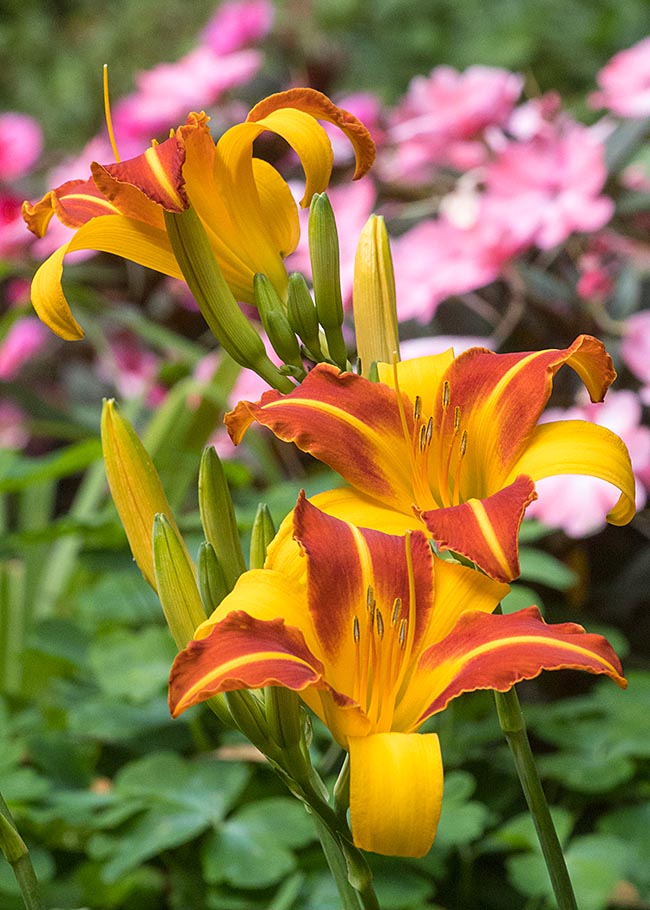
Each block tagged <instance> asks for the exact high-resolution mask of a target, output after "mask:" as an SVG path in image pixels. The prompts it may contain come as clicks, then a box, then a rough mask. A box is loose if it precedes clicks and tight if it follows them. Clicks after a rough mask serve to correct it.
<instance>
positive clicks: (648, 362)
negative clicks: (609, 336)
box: [621, 310, 650, 404]
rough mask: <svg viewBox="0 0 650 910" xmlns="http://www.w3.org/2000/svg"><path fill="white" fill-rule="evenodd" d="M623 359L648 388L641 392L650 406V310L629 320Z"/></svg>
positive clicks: (622, 346)
mask: <svg viewBox="0 0 650 910" xmlns="http://www.w3.org/2000/svg"><path fill="white" fill-rule="evenodd" d="M621 357H622V358H623V361H624V363H625V365H626V366H627V367H628V369H630V370H631V371H632V372H633V373H634V375H635V376H636V377H637V379H640V380H641V382H642V383H643V384H644V386H645V387H646V388H645V389H644V390H643V391H642V392H641V398H642V400H643V401H644V402H645V403H646V404H650V310H641V312H639V313H634V314H633V315H632V316H630V317H629V318H628V320H627V322H626V324H625V335H624V337H623V342H622V344H621Z"/></svg>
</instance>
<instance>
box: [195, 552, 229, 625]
mask: <svg viewBox="0 0 650 910" xmlns="http://www.w3.org/2000/svg"><path fill="white" fill-rule="evenodd" d="M199 591H200V592H201V600H202V601H203V606H204V607H205V612H206V613H207V614H208V615H209V614H210V613H213V612H214V610H216V609H217V607H218V606H219V604H220V603H221V601H222V600H223V599H224V597H225V596H226V595H227V594H229V593H230V592H229V589H228V585H227V584H226V578H225V576H224V574H223V569H222V568H221V564H220V563H219V558H218V556H217V554H216V553H215V552H214V547H213V546H212V544H210V543H208V542H207V540H204V541H203V543H202V544H201V546H200V547H199Z"/></svg>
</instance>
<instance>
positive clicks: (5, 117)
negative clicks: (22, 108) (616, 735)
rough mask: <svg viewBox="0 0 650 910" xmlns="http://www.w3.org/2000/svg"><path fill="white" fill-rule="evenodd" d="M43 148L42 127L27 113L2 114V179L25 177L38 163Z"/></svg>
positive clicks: (0, 168) (0, 133)
mask: <svg viewBox="0 0 650 910" xmlns="http://www.w3.org/2000/svg"><path fill="white" fill-rule="evenodd" d="M42 148H43V134H42V132H41V128H40V126H39V125H38V123H37V122H36V120H34V118H33V117H29V116H28V115H27V114H17V113H14V112H13V111H9V112H7V113H6V114H0V179H2V180H5V181H9V180H15V179H16V178H17V177H23V176H24V175H25V174H27V173H28V171H29V170H30V168H31V167H32V166H33V165H34V164H36V161H37V160H38V157H39V155H40V154H41V150H42Z"/></svg>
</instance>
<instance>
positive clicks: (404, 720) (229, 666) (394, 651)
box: [169, 494, 626, 856]
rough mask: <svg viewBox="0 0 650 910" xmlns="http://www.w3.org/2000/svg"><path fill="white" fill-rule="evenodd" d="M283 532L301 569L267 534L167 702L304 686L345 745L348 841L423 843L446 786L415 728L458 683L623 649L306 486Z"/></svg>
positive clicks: (530, 672)
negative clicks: (520, 601)
mask: <svg viewBox="0 0 650 910" xmlns="http://www.w3.org/2000/svg"><path fill="white" fill-rule="evenodd" d="M293 524H294V535H295V538H296V540H297V541H298V543H299V546H300V550H301V553H302V560H301V561H302V562H303V563H306V571H305V569H304V568H303V570H302V571H298V572H296V573H287V572H286V571H284V567H283V563H282V559H281V554H279V553H278V550H277V548H276V550H275V556H273V555H272V556H270V557H269V559H268V560H267V564H266V566H265V568H264V569H258V570H252V571H248V572H246V573H244V575H242V576H241V577H240V579H239V581H238V582H237V584H236V586H235V588H234V590H233V591H232V592H231V594H229V595H228V596H227V597H226V599H225V600H224V601H222V603H221V604H220V606H219V607H218V608H217V610H216V611H215V612H214V613H213V614H212V616H211V617H210V618H209V619H208V620H207V621H206V622H205V623H203V624H202V625H201V626H199V628H198V629H197V631H196V633H195V640H194V641H192V642H190V643H189V645H188V646H187V648H186V649H185V650H184V651H182V652H181V653H180V654H179V655H178V656H177V658H176V660H175V662H174V665H173V668H172V672H171V677H170V688H169V701H170V708H171V710H172V713H173V715H174V716H178V715H179V714H180V713H181V712H182V711H184V710H185V709H186V708H188V707H189V706H190V705H193V704H196V703H198V702H201V701H203V700H205V699H207V698H208V697H210V696H211V695H213V694H215V693H218V692H227V691H230V690H233V689H241V688H260V687H263V686H284V687H286V688H289V689H293V690H295V691H297V692H299V693H300V696H301V698H302V699H303V700H304V701H305V702H306V704H307V705H308V706H309V707H310V708H311V709H312V710H313V711H314V712H315V713H316V714H317V715H318V716H319V717H320V718H321V720H322V721H323V722H324V723H325V724H327V726H328V727H329V729H330V730H331V732H332V734H333V736H334V737H335V739H336V740H337V742H338V743H339V744H340V745H341V746H342V747H343V748H344V749H346V750H348V752H349V755H350V816H351V824H352V834H353V838H354V842H355V844H356V845H357V846H358V847H361V848H362V849H366V850H372V851H374V852H377V853H383V854H388V855H395V856H422V855H424V854H425V853H426V852H427V851H428V850H429V848H430V847H431V844H432V843H433V840H434V837H435V834H436V827H437V824H438V818H439V815H440V809H441V800H442V777H443V770H442V761H441V757H440V747H439V742H438V737H437V735H436V734H435V733H425V734H419V733H417V732H416V731H417V730H418V728H419V727H420V726H421V725H422V724H423V723H424V721H425V720H427V719H428V718H429V717H431V716H432V715H434V714H436V713H438V712H439V711H442V710H443V709H444V708H445V707H446V706H447V705H448V704H449V702H450V701H451V700H452V699H453V698H456V697H457V696H458V695H460V694H461V693H463V692H469V691H474V690H476V689H497V690H499V691H506V690H507V689H509V688H511V686H513V685H514V684H515V683H516V682H518V681H520V680H522V679H532V678H533V677H535V676H537V675H539V673H540V672H541V671H542V670H544V669H560V668H574V669H582V670H587V671H588V672H590V673H604V674H607V675H608V676H610V677H611V678H612V679H614V680H615V681H616V682H617V683H618V684H619V685H621V686H625V685H626V683H625V680H624V679H623V677H622V676H621V667H620V663H619V661H618V658H617V657H616V655H615V654H614V652H613V651H612V649H611V648H610V646H609V645H608V643H607V642H606V641H605V639H603V638H601V637H600V636H599V635H591V634H587V633H586V632H585V631H584V629H582V628H581V627H580V626H578V625H575V624H574V623H563V624H561V625H556V626H549V625H546V624H545V623H544V621H543V620H542V619H541V617H540V615H539V612H538V610H537V608H536V607H530V608H528V609H525V610H521V611H519V612H518V613H513V614H510V615H506V616H502V615H490V614H491V612H492V611H493V609H494V608H495V606H496V604H497V602H498V601H499V600H500V598H501V597H502V596H503V595H504V593H505V592H506V591H507V586H506V585H504V584H501V583H499V582H495V581H493V580H492V579H489V578H487V577H486V576H485V575H482V574H481V573H479V572H476V571H475V570H473V569H469V568H466V567H463V566H459V565H457V564H454V563H451V562H445V561H443V560H441V559H439V558H437V557H435V556H434V555H433V553H432V552H431V548H430V547H429V544H428V541H427V538H426V535H425V534H424V533H423V532H421V531H415V532H413V533H412V534H410V535H406V536H405V537H402V536H392V535H388V534H382V533H381V532H379V531H373V530H367V529H359V528H356V527H354V526H353V525H350V524H348V523H346V522H342V521H339V520H338V519H336V518H333V517H331V516H329V515H326V514H325V513H323V512H321V511H319V510H318V509H316V508H314V507H313V506H312V505H311V504H310V503H309V502H308V501H307V500H306V499H305V498H304V495H302V494H301V497H300V498H299V500H298V504H297V506H296V508H295V510H294V513H293Z"/></svg>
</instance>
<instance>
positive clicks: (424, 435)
mask: <svg viewBox="0 0 650 910" xmlns="http://www.w3.org/2000/svg"><path fill="white" fill-rule="evenodd" d="M426 444H427V428H426V427H425V425H424V424H422V426H421V427H420V442H419V446H420V451H421V452H424V449H425V446H426Z"/></svg>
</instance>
